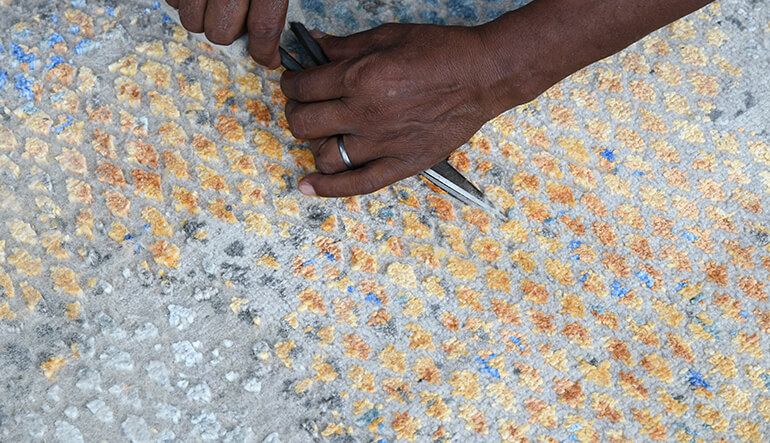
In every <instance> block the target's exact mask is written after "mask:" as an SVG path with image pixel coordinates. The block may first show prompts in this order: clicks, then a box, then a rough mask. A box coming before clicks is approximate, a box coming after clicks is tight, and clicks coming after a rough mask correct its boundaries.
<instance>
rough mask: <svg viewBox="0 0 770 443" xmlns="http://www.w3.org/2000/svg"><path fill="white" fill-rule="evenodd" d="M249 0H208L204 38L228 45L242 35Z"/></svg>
mask: <svg viewBox="0 0 770 443" xmlns="http://www.w3.org/2000/svg"><path fill="white" fill-rule="evenodd" d="M248 13H249V0H208V4H207V6H206V17H205V18H204V23H203V27H204V30H205V31H206V38H208V39H209V41H211V42H212V43H216V44H218V45H229V44H231V43H232V42H234V41H235V40H236V39H237V38H238V37H240V36H241V35H243V31H244V29H245V25H246V16H247V15H248Z"/></svg>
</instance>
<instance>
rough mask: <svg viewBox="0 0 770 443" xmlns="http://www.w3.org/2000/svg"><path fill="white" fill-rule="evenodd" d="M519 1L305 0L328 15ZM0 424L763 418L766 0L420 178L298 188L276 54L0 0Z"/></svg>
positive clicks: (434, 13) (84, 430)
mask: <svg viewBox="0 0 770 443" xmlns="http://www.w3.org/2000/svg"><path fill="white" fill-rule="evenodd" d="M521 3H522V2H512V1H501V0H475V1H474V0H446V1H438V0H425V1H410V2H392V1H386V0H366V1H357V0H340V1H332V0H328V1H323V0H301V1H299V2H295V3H293V6H292V12H291V15H292V16H293V17H294V18H298V17H299V16H301V18H302V19H303V20H304V21H305V22H306V23H307V24H308V26H309V27H310V28H318V29H323V30H326V31H329V32H333V33H337V34H346V33H350V32H354V31H358V30H363V29H367V28H370V27H372V26H375V25H377V24H379V23H383V22H388V21H400V22H430V23H442V24H462V23H464V24H470V23H479V22H483V21H486V20H490V19H493V18H494V17H496V16H497V15H499V14H501V13H502V12H503V11H504V10H506V9H509V8H512V7H514V6H519V5H520V4H521ZM0 29H2V31H0V288H2V289H0V368H2V369H1V370H0V440H1V441H4V442H6V441H7V442H22V441H62V442H78V441H89V442H90V441H110V442H113V441H129V440H130V441H141V442H144V441H226V442H243V441H257V442H262V441H264V442H273V443H275V442H279V441H282V442H309V441H328V442H354V441H360V442H396V441H420V442H423V441H437V442H448V441H452V442H474V441H478V442H487V441H489V442H494V441H507V442H518V441H543V442H558V441H581V442H585V441H597V442H598V441H601V442H606V441H615V442H620V441H650V440H667V441H682V442H705V441H755V442H762V441H768V439H770V424H769V423H770V350H768V348H769V347H770V335H769V334H770V304H769V303H768V294H769V293H770V287H769V286H768V275H769V273H770V220H769V219H768V212H767V211H768V208H769V207H770V206H769V204H770V146H769V145H768V139H769V138H770V135H769V134H768V130H769V129H770V127H769V126H770V125H769V124H768V121H769V119H770V118H769V117H768V115H770V92H769V91H768V89H769V88H768V85H770V81H769V80H768V73H769V72H770V60H769V59H770V56H769V54H770V8H768V5H767V2H766V1H748V0H746V1H739V0H729V1H724V2H721V3H713V4H711V5H710V6H708V7H706V8H704V9H702V10H701V11H698V12H696V13H694V14H692V15H690V16H688V17H685V18H683V19H682V20H679V21H677V22H675V23H674V24H672V25H670V26H668V27H666V28H664V29H662V30H660V31H658V32H655V33H654V34H652V35H651V36H649V37H647V38H645V39H643V40H642V41H640V42H638V43H636V44H634V45H633V46H631V47H630V48H628V49H626V50H624V51H622V52H621V53H619V54H617V55H615V56H612V57H609V58H608V59H606V60H603V61H601V62H598V63H596V64H594V65H592V66H590V67H588V68H586V69H584V70H581V71H579V72H577V73H575V74H574V75H572V76H570V77H569V78H568V79H566V80H564V81H562V82H561V83H559V84H558V85H556V86H554V87H552V88H551V89H550V90H548V91H547V92H546V93H544V94H543V95H542V96H541V97H539V98H537V99H536V100H534V101H533V102H531V103H529V104H526V105H524V106H520V107H518V108H516V109H514V110H511V111H509V112H507V113H505V114H504V115H502V116H500V117H499V118H497V119H495V120H493V121H491V122H490V123H488V124H487V125H486V126H484V128H482V130H481V131H480V132H479V133H478V134H477V135H476V136H475V137H474V138H473V139H472V140H471V141H470V142H469V143H468V144H467V145H465V146H463V147H462V148H461V149H460V150H459V151H458V152H457V153H456V154H455V155H453V157H452V163H453V164H454V165H455V166H456V167H457V168H458V169H459V170H460V171H462V172H463V173H464V174H466V175H467V176H468V177H470V178H471V179H472V180H473V181H474V182H475V183H477V184H478V185H479V187H480V188H482V189H484V190H485V191H486V193H487V194H488V195H489V196H491V198H492V199H493V200H494V201H495V202H496V203H497V204H498V205H499V206H500V207H502V208H504V209H506V210H507V213H508V215H509V221H507V222H502V221H498V220H495V219H491V218H490V217H488V216H487V215H486V214H484V213H482V212H480V211H479V210H477V209H473V208H465V207H462V206H461V205H459V204H458V203H456V202H455V201H453V200H452V199H451V198H450V197H448V196H447V195H444V194H440V193H437V192H435V191H434V190H432V189H431V188H430V187H428V186H427V185H426V184H425V183H424V182H422V181H420V180H419V179H417V178H411V179H407V180H404V181H402V182H400V183H398V184H396V185H394V186H391V187H389V188H387V189H384V190H382V191H380V192H378V193H375V194H373V195H369V196H362V197H357V198H347V199H328V200H324V199H318V198H309V197H305V196H303V195H302V194H300V193H299V192H298V191H297V188H296V183H297V181H298V179H299V178H300V177H301V176H302V175H304V174H307V173H308V172H310V171H312V170H313V159H312V155H311V154H310V152H309V150H308V148H307V145H306V144H305V143H302V142H301V141H297V140H295V139H293V138H292V136H291V134H290V133H289V131H288V129H287V124H286V119H285V117H284V114H283V103H284V101H285V98H284V97H283V96H282V94H281V91H280V88H279V85H278V80H279V76H280V72H277V71H273V72H267V71H264V70H263V69H262V68H259V67H257V66H256V65H255V64H254V63H253V62H251V61H250V60H249V58H248V57H247V56H245V54H243V52H242V51H240V50H238V49H237V47H236V48H229V49H222V48H219V47H213V46H210V45H208V44H207V43H206V42H205V41H204V39H202V38H201V37H199V36H195V35H192V34H188V33H187V32H186V31H185V30H184V29H183V28H181V27H180V26H178V25H177V22H176V21H175V18H173V17H172V16H171V11H170V10H169V9H168V8H167V7H166V6H165V5H162V4H161V3H160V2H157V1H155V2H154V1H148V0H137V1H128V2H122V1H116V0H71V1H64V0H59V1H42V0H0Z"/></svg>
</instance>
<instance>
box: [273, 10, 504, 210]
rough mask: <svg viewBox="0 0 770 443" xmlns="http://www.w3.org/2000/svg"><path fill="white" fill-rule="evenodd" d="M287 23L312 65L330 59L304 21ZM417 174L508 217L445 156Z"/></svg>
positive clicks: (287, 57)
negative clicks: (444, 158)
mask: <svg viewBox="0 0 770 443" xmlns="http://www.w3.org/2000/svg"><path fill="white" fill-rule="evenodd" d="M289 27H290V29H291V31H292V33H293V34H294V35H295V36H296V37H297V40H298V41H299V43H300V45H302V47H303V48H304V49H305V50H306V51H307V53H308V55H310V58H311V59H313V62H315V63H316V65H319V66H320V65H325V64H328V63H330V60H329V57H327V56H326V54H325V53H324V51H323V49H322V48H321V46H320V45H319V44H318V42H316V41H315V39H314V38H313V36H312V35H310V32H308V30H307V28H306V27H305V25H303V24H302V23H299V22H290V23H289ZM278 51H279V53H280V54H281V65H282V66H283V67H284V68H285V69H286V70H288V71H304V70H305V68H304V66H302V64H301V63H299V62H298V61H297V59H295V58H294V57H292V55H291V54H289V53H288V52H287V51H286V50H285V49H284V48H278ZM340 154H341V155H343V160H347V159H345V157H346V154H347V153H346V152H345V151H344V150H343V149H342V147H340ZM349 161H350V160H347V161H346V162H345V163H346V164H347V163H349ZM420 175H421V176H422V177H424V178H425V179H426V180H428V181H429V182H431V183H433V184H434V185H436V186H437V187H438V188H440V189H441V190H443V191H444V192H446V193H447V194H449V195H451V196H452V197H454V198H456V199H457V200H459V201H461V202H462V203H464V204H465V205H468V206H476V207H478V208H480V209H482V210H483V211H485V212H486V213H487V214H490V215H493V216H495V217H497V218H499V219H501V220H508V216H507V215H506V214H505V213H504V212H503V211H502V210H501V209H500V208H498V207H497V205H495V204H494V203H492V202H491V201H490V200H489V199H487V198H486V196H485V195H484V193H483V192H481V191H480V190H479V189H478V188H477V187H476V186H475V185H474V184H473V183H471V182H470V181H469V180H468V179H467V178H465V176H463V175H462V174H461V173H460V172H459V171H458V170H457V169H455V168H454V167H453V166H452V165H450V164H449V162H447V161H446V160H444V161H442V162H439V163H437V164H435V165H433V167H431V168H430V169H427V170H425V171H423V172H421V173H420Z"/></svg>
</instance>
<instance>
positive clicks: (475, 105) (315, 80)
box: [281, 24, 524, 197]
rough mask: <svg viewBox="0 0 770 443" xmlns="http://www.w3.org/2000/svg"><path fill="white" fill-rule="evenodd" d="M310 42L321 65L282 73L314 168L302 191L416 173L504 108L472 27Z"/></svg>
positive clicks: (356, 189) (343, 190) (293, 123)
mask: <svg viewBox="0 0 770 443" xmlns="http://www.w3.org/2000/svg"><path fill="white" fill-rule="evenodd" d="M317 35H318V34H317ZM318 42H319V44H320V45H321V46H322V48H323V49H324V51H325V52H326V54H327V55H328V56H329V58H330V60H331V63H330V64H328V65H324V66H320V67H316V68H312V69H308V70H306V71H303V72H289V71H287V72H284V74H283V76H282V77H281V87H282V89H283V92H284V94H285V95H286V97H287V98H288V99H289V101H288V102H287V104H286V118H287V120H288V122H289V128H290V129H291V131H292V133H293V134H294V135H295V136H296V137H297V138H302V139H309V140H310V149H311V150H312V152H313V155H314V156H315V160H316V167H317V168H318V170H319V171H320V172H321V173H320V174H319V173H315V174H310V175H308V176H307V177H305V178H303V179H302V180H301V181H300V183H299V189H300V191H301V192H303V193H304V194H308V195H319V196H324V197H342V196H349V195H357V194H366V193H370V192H374V191H376V190H378V189H380V188H382V187H384V186H387V185H389V184H391V183H394V182H396V181H398V180H401V179H403V178H406V177H409V176H412V175H414V174H416V173H419V172H422V171H424V170H425V169H428V168H430V167H431V166H433V165H434V164H436V163H438V162H439V161H442V160H445V159H446V158H447V157H448V156H449V154H450V153H451V152H452V151H454V150H455V149H457V148H458V147H459V146H460V145H462V144H463V143H465V142H466V141H468V139H470V138H471V136H473V134H474V133H475V132H476V131H477V130H478V129H479V128H480V127H481V126H482V125H483V124H484V123H485V122H486V121H487V120H489V119H490V118H492V117H495V116H496V115H497V114H499V113H500V112H502V111H503V110H505V109H507V105H503V104H502V103H500V101H499V100H498V99H497V97H496V96H495V91H494V89H491V88H493V87H494V85H495V81H496V78H497V77H498V73H497V72H495V69H492V68H491V64H490V63H489V57H488V53H487V52H488V51H487V50H486V49H485V47H484V42H483V41H482V38H481V36H480V34H479V33H478V32H477V29H476V28H463V27H440V26H431V25H406V24H389V25H384V26H380V27H378V28H375V29H373V30H370V31H365V32H362V33H359V34H354V35H352V36H350V37H344V38H339V37H331V36H321V37H320V38H318ZM522 100H524V98H522ZM338 134H343V137H344V139H343V140H344V144H345V147H346V150H347V152H348V154H349V156H350V159H351V161H352V163H353V165H354V167H355V169H353V170H347V167H346V166H345V164H344V162H343V160H342V158H341V156H340V152H339V149H338V146H337V135H338Z"/></svg>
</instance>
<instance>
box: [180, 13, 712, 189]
mask: <svg viewBox="0 0 770 443" xmlns="http://www.w3.org/2000/svg"><path fill="white" fill-rule="evenodd" d="M167 2H168V3H169V4H171V5H172V6H174V7H179V10H180V18H181V19H182V24H183V25H184V26H185V27H186V28H187V29H188V30H190V31H192V32H205V33H206V36H207V37H208V38H209V39H210V40H211V41H212V42H214V43H219V44H229V43H232V42H233V41H234V40H235V39H236V38H238V37H239V36H240V35H242V34H243V33H248V35H249V48H250V52H251V55H252V57H254V59H255V60H256V61H257V62H258V63H260V64H262V65H264V66H266V67H269V68H275V67H277V66H278V65H279V63H280V58H279V56H278V53H277V48H278V40H279V38H280V32H281V30H282V29H283V25H284V20H285V16H286V7H287V5H288V2H287V1H286V0H250V1H249V0H167ZM708 3H710V0H678V1H674V2H672V1H670V0H614V1H610V2H608V1H600V0H535V1H533V2H532V3H530V4H529V5H527V6H525V7H523V8H520V9H517V10H515V11H512V12H509V13H507V14H505V15H503V16H501V17H500V18H498V19H496V20H494V21H492V22H489V23H486V24H484V25H480V26H475V27H458V26H433V25H410V24H388V25H383V26H379V27H377V28H374V29H371V30H368V31H364V32H361V33H358V34H353V35H351V36H348V37H331V36H327V35H324V34H320V33H315V36H316V37H317V38H318V41H319V43H320V44H321V46H322V47H323V49H324V51H326V53H327V55H328V56H329V58H330V59H331V61H332V63H330V64H328V65H325V66H321V67H317V68H313V69H309V70H306V71H303V72H288V71H287V72H284V73H283V75H282V76H281V88H282V89H283V92H284V94H285V95H286V96H287V97H288V98H289V101H288V102H287V104H286V118H287V120H288V121H289V128H290V129H291V131H292V133H293V134H294V135H295V136H296V137H297V138H303V139H308V140H310V149H311V150H312V152H313V155H314V156H315V160H316V166H317V168H318V170H319V173H314V174H309V175H308V176H306V177H304V178H303V179H302V180H300V182H299V190H300V191H301V192H302V193H304V194H306V195H318V196H324V197H344V196H350V195H359V194H367V193H370V192H374V191H376V190H378V189H381V188H383V187H385V186H387V185H390V184H392V183H394V182H396V181H398V180H401V179H403V178H406V177H410V176H412V175H415V174H417V173H419V172H421V171H423V170H425V169H427V168H429V167H431V166H432V165H434V164H436V163H438V162H439V161H441V160H444V159H446V158H447V157H448V156H449V154H450V153H451V152H452V151H454V150H455V149H457V148H458V147H459V146H461V145H462V144H464V143H465V142H466V141H468V139H470V138H471V137H472V136H473V134H474V133H476V131H478V130H479V128H481V126H482V125H483V124H484V123H485V122H487V121H489V120H490V119H492V118H494V117H496V116H497V115H499V114H500V113H502V112H504V111H506V110H508V109H511V108H513V107H515V106H518V105H520V104H523V103H527V102H529V101H531V100H532V99H534V98H535V97H537V96H538V95H539V94H540V93H542V92H543V91H545V90H546V89H548V88H549V87H550V86H552V85H554V84H555V83H557V82H559V81H560V80H561V79H563V78H565V77H567V76H568V75H570V74H572V73H573V72H575V71H577V70H579V69H581V68H583V67H585V66H587V65H589V64H591V63H593V62H595V61H597V60H600V59H602V58H605V57H607V56H610V55H612V54H614V53H616V52H618V51H620V50H621V49H623V48H625V47H626V46H628V45H630V44H631V43H633V42H635V41H637V40H639V39H640V38H642V37H644V36H645V35H647V34H649V33H650V32H652V31H654V30H656V29H658V28H660V27H663V26H665V25H667V24H668V23H671V22H673V21H675V20H677V19H679V18H681V17H683V16H685V15H687V14H689V13H691V12H693V11H695V10H697V9H699V8H701V7H703V6H705V5H707V4H708ZM338 134H343V135H344V142H345V147H346V148H347V151H348V153H349V155H350V158H351V161H352V162H353V164H354V166H355V169H353V170H347V168H346V167H345V165H344V163H343V162H342V159H341V157H340V154H339V151H338V148H337V139H336V137H337V135H338Z"/></svg>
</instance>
